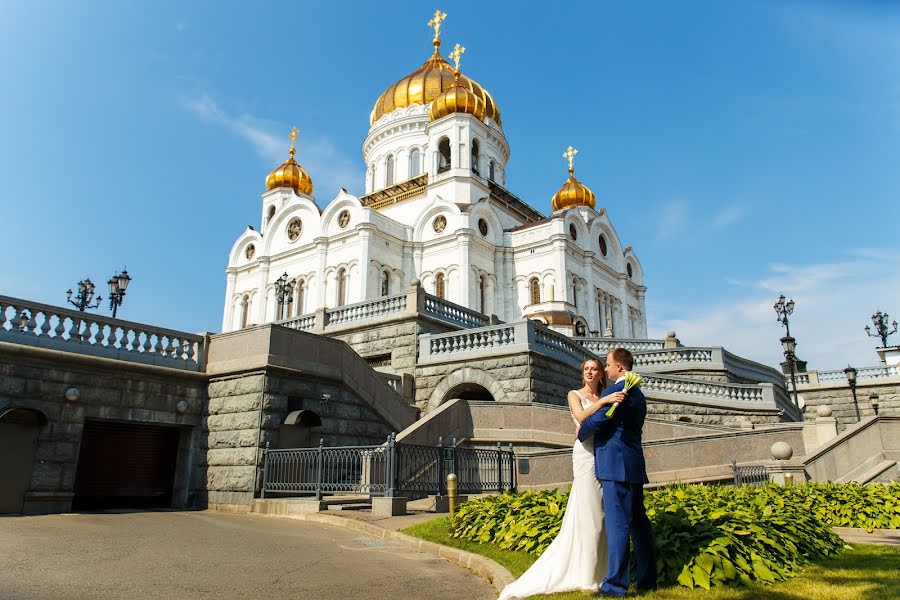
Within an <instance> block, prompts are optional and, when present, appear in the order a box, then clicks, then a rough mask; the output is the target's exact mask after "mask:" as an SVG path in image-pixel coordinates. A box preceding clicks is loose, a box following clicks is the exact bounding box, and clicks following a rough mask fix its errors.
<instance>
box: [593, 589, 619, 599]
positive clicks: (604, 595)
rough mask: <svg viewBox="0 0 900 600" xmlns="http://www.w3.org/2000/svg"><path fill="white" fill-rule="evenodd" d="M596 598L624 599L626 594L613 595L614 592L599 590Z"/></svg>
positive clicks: (595, 595)
mask: <svg viewBox="0 0 900 600" xmlns="http://www.w3.org/2000/svg"><path fill="white" fill-rule="evenodd" d="M594 597H595V598H624V597H625V594H613V593H612V592H604V591H603V590H597V593H596V594H594Z"/></svg>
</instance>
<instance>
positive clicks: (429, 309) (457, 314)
mask: <svg viewBox="0 0 900 600" xmlns="http://www.w3.org/2000/svg"><path fill="white" fill-rule="evenodd" d="M425 312H426V313H427V314H430V315H433V316H435V317H438V318H439V319H442V320H444V321H450V322H451V323H455V324H457V325H462V326H463V327H466V328H470V327H484V326H485V325H488V324H490V319H489V318H488V317H487V315H483V314H481V313H480V312H478V311H475V310H471V309H469V308H466V307H465V306H461V305H459V304H454V303H453V302H448V301H447V300H444V299H443V298H438V297H437V296H432V295H431V294H425Z"/></svg>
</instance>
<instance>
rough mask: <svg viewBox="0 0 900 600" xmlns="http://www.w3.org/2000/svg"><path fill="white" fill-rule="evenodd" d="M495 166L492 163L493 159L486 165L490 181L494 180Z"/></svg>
mask: <svg viewBox="0 0 900 600" xmlns="http://www.w3.org/2000/svg"><path fill="white" fill-rule="evenodd" d="M495 168H496V164H495V163H494V161H491V164H490V165H488V179H490V180H491V181H496V179H495V177H496V174H495V173H494V169H495Z"/></svg>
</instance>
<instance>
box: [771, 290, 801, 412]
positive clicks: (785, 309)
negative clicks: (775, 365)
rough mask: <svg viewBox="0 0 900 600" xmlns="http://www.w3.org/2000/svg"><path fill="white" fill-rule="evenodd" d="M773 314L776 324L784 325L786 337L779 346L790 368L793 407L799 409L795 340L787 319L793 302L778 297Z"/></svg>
mask: <svg viewBox="0 0 900 600" xmlns="http://www.w3.org/2000/svg"><path fill="white" fill-rule="evenodd" d="M774 308H775V314H776V315H778V322H779V323H781V324H782V325H784V328H785V330H786V335H785V336H784V337H783V338H781V346H782V347H783V348H784V358H785V360H787V362H788V364H789V365H790V367H791V386H792V387H793V388H794V406H796V407H797V408H798V409H799V408H800V399H799V397H798V395H797V354H796V352H797V340H795V339H794V338H793V337H791V326H790V320H789V319H788V317H789V316H790V315H792V314H793V313H794V300H793V299H791V300H789V301H787V302H785V301H784V294H781V296H779V297H778V301H777V302H776V303H775V306H774Z"/></svg>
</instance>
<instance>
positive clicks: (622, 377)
mask: <svg viewBox="0 0 900 600" xmlns="http://www.w3.org/2000/svg"><path fill="white" fill-rule="evenodd" d="M620 381H625V376H624V375H622V376H621V377H619V378H618V379H616V383H619V382H620ZM613 385H615V383H614V384H613Z"/></svg>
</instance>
